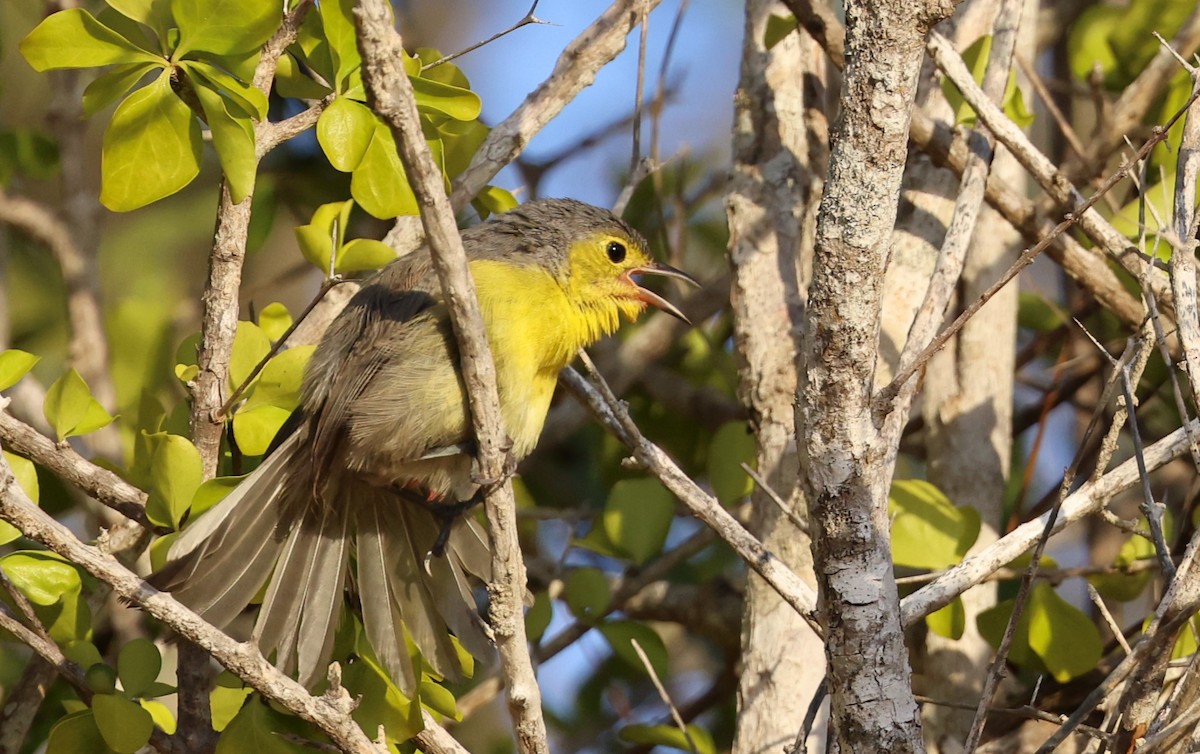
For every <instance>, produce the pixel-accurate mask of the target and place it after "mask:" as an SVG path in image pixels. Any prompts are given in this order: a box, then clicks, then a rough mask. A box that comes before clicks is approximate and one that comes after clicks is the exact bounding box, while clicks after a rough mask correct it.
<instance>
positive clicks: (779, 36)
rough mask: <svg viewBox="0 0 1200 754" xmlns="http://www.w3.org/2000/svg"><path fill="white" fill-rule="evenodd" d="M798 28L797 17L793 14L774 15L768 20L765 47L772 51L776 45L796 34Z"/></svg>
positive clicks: (764, 39)
mask: <svg viewBox="0 0 1200 754" xmlns="http://www.w3.org/2000/svg"><path fill="white" fill-rule="evenodd" d="M798 26H799V24H797V23H796V17H795V16H793V15H792V14H791V13H789V14H787V15H786V16H780V15H777V14H775V13H772V14H771V15H770V16H769V17H768V18H767V28H766V29H765V30H763V46H764V47H766V48H767V49H768V50H770V49H771V48H773V47H774V46H775V45H777V44H779V43H780V42H782V41H783V40H785V39H787V36H788V35H789V34H791V33H792V32H794V31H795V30H796V28H797V27H798Z"/></svg>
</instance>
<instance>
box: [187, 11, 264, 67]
mask: <svg viewBox="0 0 1200 754" xmlns="http://www.w3.org/2000/svg"><path fill="white" fill-rule="evenodd" d="M282 13H283V8H282V3H279V2H276V1H275V0H171V15H173V16H174V17H175V22H176V23H177V24H178V25H179V46H178V47H177V48H176V49H175V57H176V59H178V58H181V57H183V56H184V55H186V54H187V53H189V52H191V51H192V50H202V51H204V52H209V53H213V54H215V55H234V54H237V53H248V52H252V51H254V50H257V49H258V48H260V47H262V45H263V43H264V42H266V41H267V39H269V38H270V37H271V34H273V33H274V32H275V30H276V29H278V28H279V23H280V21H281V19H282Z"/></svg>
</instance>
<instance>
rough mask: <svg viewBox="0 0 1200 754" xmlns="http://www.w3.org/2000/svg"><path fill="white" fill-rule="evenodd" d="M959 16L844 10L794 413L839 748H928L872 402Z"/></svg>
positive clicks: (899, 5)
mask: <svg viewBox="0 0 1200 754" xmlns="http://www.w3.org/2000/svg"><path fill="white" fill-rule="evenodd" d="M953 7H954V6H953V4H952V3H950V2H948V1H947V2H942V3H937V2H923V3H914V2H911V1H906V0H866V1H864V2H851V3H848V4H847V7H846V21H847V24H846V69H845V81H844V84H843V87H842V98H841V104H842V114H841V117H840V119H839V120H838V122H837V124H836V126H835V127H834V130H833V134H832V139H831V141H832V152H831V156H830V166H829V181H828V183H827V184H826V187H825V195H824V197H823V199H822V201H821V209H820V215H819V217H818V223H817V242H816V252H815V255H814V264H813V282H812V286H811V288H810V296H809V308H808V317H807V332H806V334H805V339H804V353H803V356H804V363H803V366H804V374H805V379H804V380H803V381H802V388H801V393H800V396H799V397H800V400H799V405H798V417H797V424H798V427H799V432H798V437H799V445H800V447H801V463H802V464H804V465H805V466H806V468H807V474H806V476H805V494H806V496H807V498H808V502H809V512H810V515H811V520H812V524H813V535H814V537H813V538H814V556H815V562H816V571H817V580H818V583H819V584H820V587H821V595H822V599H823V610H822V615H821V620H822V626H823V627H824V629H825V633H826V637H825V638H826V656H827V660H828V663H829V688H830V692H831V712H830V715H831V724H832V730H833V742H834V743H836V745H837V748H838V749H839V750H840V751H843V752H871V751H889V752H919V751H923V746H922V742H921V726H920V716H919V714H918V710H917V705H916V702H915V700H914V699H913V694H912V688H911V679H910V675H911V672H910V669H909V664H908V657H907V650H906V648H905V645H904V634H903V631H902V629H901V626H900V619H899V597H898V595H897V591H896V583H895V579H894V578H893V575H892V563H891V546H890V542H889V533H888V532H889V522H888V515H887V493H888V487H889V484H890V482H891V478H892V472H893V466H894V463H895V458H896V440H898V437H897V438H891V437H890V436H889V437H884V435H883V433H882V431H881V430H882V428H883V424H884V417H878V416H876V415H875V414H874V412H873V411H872V406H871V398H872V381H873V378H874V371H875V355H876V351H877V348H878V344H879V332H880V311H881V303H882V288H883V276H884V270H885V268H886V266H887V260H888V257H889V255H890V239H891V234H892V228H893V226H894V224H895V220H896V207H897V200H898V196H899V191H900V181H901V177H902V176H903V172H904V165H905V161H906V158H907V155H908V148H907V141H908V124H909V117H910V110H911V107H912V102H913V98H914V95H915V89H916V81H917V74H918V73H919V71H920V66H921V60H922V58H923V56H924V44H925V34H926V32H927V31H928V30H929V28H930V27H931V26H932V25H933V24H934V23H936V22H937V21H939V20H941V19H942V18H944V17H945V16H947V15H949V14H950V12H952V11H953ZM889 435H890V433H889Z"/></svg>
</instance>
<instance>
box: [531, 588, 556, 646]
mask: <svg viewBox="0 0 1200 754" xmlns="http://www.w3.org/2000/svg"><path fill="white" fill-rule="evenodd" d="M553 617H554V600H552V599H550V594H549V592H546V591H541V592H538V593H537V596H536V597H534V600H533V607H531V608H529V609H528V610H526V611H525V635H526V636H527V637H529V640H530V641H532V642H539V641H541V640H542V635H543V634H545V633H546V629H547V628H549V627H550V619H551V618H553Z"/></svg>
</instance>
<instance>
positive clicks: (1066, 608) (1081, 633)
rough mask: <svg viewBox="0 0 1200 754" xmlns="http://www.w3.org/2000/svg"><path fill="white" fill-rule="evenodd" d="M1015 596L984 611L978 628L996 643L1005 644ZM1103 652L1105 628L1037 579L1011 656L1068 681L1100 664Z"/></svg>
mask: <svg viewBox="0 0 1200 754" xmlns="http://www.w3.org/2000/svg"><path fill="white" fill-rule="evenodd" d="M1012 610H1013V600H1005V601H1004V602H1001V603H1000V604H998V605H996V606H995V607H993V608H991V609H989V610H985V611H984V612H982V613H980V614H979V617H978V618H977V620H976V622H977V624H978V626H979V632H980V634H982V635H983V637H984V638H985V639H987V641H988V643H989V644H991V645H992V646H993V647H998V646H999V645H1000V640H1001V638H1002V637H1003V636H1004V631H1005V628H1006V626H1007V625H1008V621H1009V617H1010V616H1011V615H1012ZM1102 652H1103V642H1102V641H1101V639H1100V633H1099V631H1097V629H1096V626H1095V624H1094V623H1092V621H1091V620H1090V619H1089V618H1088V617H1087V616H1086V615H1084V614H1083V613H1082V612H1080V610H1079V609H1078V608H1076V607H1074V606H1073V605H1071V604H1070V603H1069V602H1067V601H1066V600H1064V599H1063V598H1062V597H1060V596H1059V595H1058V593H1057V592H1056V591H1054V587H1052V586H1050V585H1049V584H1047V583H1045V582H1038V583H1036V584H1034V586H1033V589H1032V590H1031V592H1030V595H1029V602H1028V603H1027V604H1026V606H1025V610H1024V611H1023V612H1022V614H1021V617H1020V619H1019V620H1018V621H1017V626H1016V629H1015V631H1014V633H1013V642H1012V646H1011V647H1010V649H1009V659H1011V660H1012V661H1013V662H1015V663H1016V664H1018V665H1021V666H1023V667H1028V668H1031V669H1032V670H1034V671H1035V672H1044V673H1049V674H1050V675H1052V676H1054V678H1055V680H1057V681H1058V682H1060V683H1066V682H1067V681H1069V680H1071V679H1072V678H1076V677H1078V676H1080V675H1083V674H1084V673H1086V672H1088V671H1090V670H1092V669H1093V668H1095V667H1096V664H1097V663H1098V662H1099V661H1100V657H1101V655H1102Z"/></svg>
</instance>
